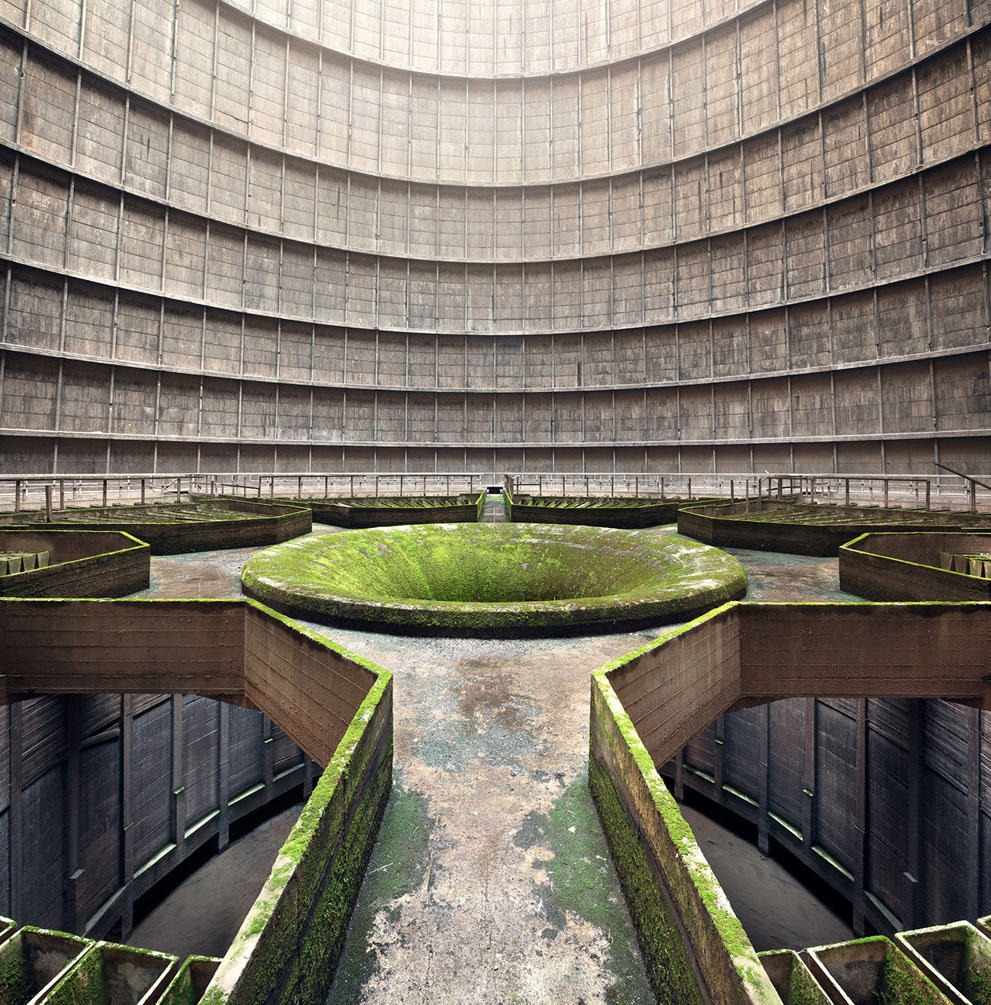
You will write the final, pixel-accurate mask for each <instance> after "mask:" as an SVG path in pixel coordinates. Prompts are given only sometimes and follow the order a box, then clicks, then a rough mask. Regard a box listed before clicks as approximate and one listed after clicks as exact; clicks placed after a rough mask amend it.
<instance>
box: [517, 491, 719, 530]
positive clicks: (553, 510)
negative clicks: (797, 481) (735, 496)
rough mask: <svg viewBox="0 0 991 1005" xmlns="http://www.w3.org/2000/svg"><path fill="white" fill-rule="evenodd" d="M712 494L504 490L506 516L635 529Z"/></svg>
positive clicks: (673, 516)
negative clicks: (545, 493)
mask: <svg viewBox="0 0 991 1005" xmlns="http://www.w3.org/2000/svg"><path fill="white" fill-rule="evenodd" d="M719 501H720V500H718V499H716V498H715V497H713V498H701V499H699V498H696V499H678V498H674V499H658V498H651V497H646V496H645V497H642V498H638V499H621V498H611V499H604V498H582V497H581V496H530V495H520V496H515V497H514V496H512V495H510V494H509V493H507V494H506V510H507V512H508V513H509V519H510V520H512V521H514V522H520V523H578V524H591V525H593V526H595V527H620V528H629V529H636V528H642V527H656V526H658V525H659V524H665V523H674V522H675V521H676V520H677V519H678V510H679V509H680V508H681V507H682V506H692V505H695V506H697V505H702V504H705V503H716V502H719Z"/></svg>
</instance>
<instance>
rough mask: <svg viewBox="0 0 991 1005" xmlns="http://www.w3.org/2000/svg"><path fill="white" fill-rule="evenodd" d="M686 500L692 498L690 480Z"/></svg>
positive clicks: (689, 480)
mask: <svg viewBox="0 0 991 1005" xmlns="http://www.w3.org/2000/svg"><path fill="white" fill-rule="evenodd" d="M688 498H689V499H691V498H692V480H691V478H689V479H688Z"/></svg>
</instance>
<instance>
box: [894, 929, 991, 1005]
mask: <svg viewBox="0 0 991 1005" xmlns="http://www.w3.org/2000/svg"><path fill="white" fill-rule="evenodd" d="M894 939H895V942H896V943H897V944H898V946H899V947H900V948H901V949H902V951H903V952H904V953H905V954H906V955H907V956H908V957H909V959H911V960H912V962H913V963H915V964H916V966H918V967H919V968H920V969H921V970H922V971H923V972H924V973H925V974H926V975H927V976H928V977H929V978H930V980H931V981H932V982H933V984H935V985H936V987H938V988H939V990H940V991H941V992H942V993H943V994H944V995H946V997H947V998H948V999H949V1000H950V1001H951V1002H952V1003H953V1005H985V1003H986V1002H987V1001H988V1000H989V998H991V939H988V937H987V936H986V935H985V934H984V933H983V932H981V931H979V930H978V929H977V928H975V927H974V925H972V924H970V922H967V921H959V922H957V923H956V924H953V925H939V926H936V927H934V928H920V929H917V930H916V931H914V932H899V933H898V934H896V935H895V937H894Z"/></svg>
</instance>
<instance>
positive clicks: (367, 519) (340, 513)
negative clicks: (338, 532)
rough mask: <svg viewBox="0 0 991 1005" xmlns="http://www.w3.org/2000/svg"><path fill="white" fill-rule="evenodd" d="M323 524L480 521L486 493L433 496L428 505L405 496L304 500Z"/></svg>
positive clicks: (368, 524) (351, 525)
mask: <svg viewBox="0 0 991 1005" xmlns="http://www.w3.org/2000/svg"><path fill="white" fill-rule="evenodd" d="M303 502H305V504H306V505H307V506H308V507H309V508H310V510H311V511H312V513H313V519H314V520H317V521H318V522H320V523H332V524H335V525H336V526H338V527H353V528H359V527H386V526H391V525H405V524H414V523H477V522H478V521H479V520H480V519H481V511H482V507H483V506H484V504H485V493H484V492H483V493H482V494H481V495H480V496H478V497H477V498H472V497H469V496H447V497H431V498H430V499H428V500H425V505H415V503H414V500H412V499H410V500H409V505H403V499H402V497H395V498H390V497H383V498H382V501H381V504H380V505H376V501H375V499H361V500H355V501H353V502H352V501H351V500H348V499H342V500H333V499H305V500H303Z"/></svg>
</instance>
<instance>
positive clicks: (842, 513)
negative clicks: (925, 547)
mask: <svg viewBox="0 0 991 1005" xmlns="http://www.w3.org/2000/svg"><path fill="white" fill-rule="evenodd" d="M932 530H943V531H946V532H947V533H954V532H956V533H966V532H967V531H981V530H985V531H987V532H988V533H991V515H988V514H973V513H954V512H948V511H945V510H939V511H937V510H906V509H894V508H888V509H885V508H884V507H881V506H835V505H832V504H826V503H823V504H811V503H792V502H778V501H775V500H768V499H764V500H761V501H759V502H758V501H756V500H750V502H749V503H748V502H738V503H724V504H722V505H712V506H699V505H695V506H689V507H685V508H683V509H680V510H678V532H679V533H680V534H685V535H686V536H688V537H693V538H695V539H696V540H698V541H704V542H705V543H706V544H713V545H716V546H717V547H719V548H751V549H755V550H758V551H784V552H788V553H790V554H792V555H820V556H827V557H828V556H832V555H835V554H836V553H837V552H838V550H839V548H840V545H842V544H845V543H846V542H847V541H850V540H852V539H853V538H855V537H858V536H859V535H861V534H870V533H888V534H891V533H903V534H904V533H910V532H912V531H932Z"/></svg>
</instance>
